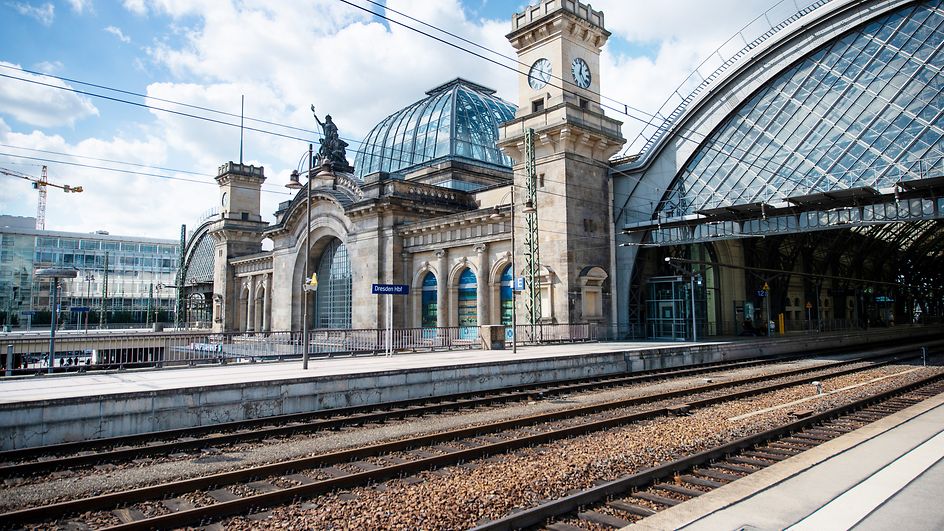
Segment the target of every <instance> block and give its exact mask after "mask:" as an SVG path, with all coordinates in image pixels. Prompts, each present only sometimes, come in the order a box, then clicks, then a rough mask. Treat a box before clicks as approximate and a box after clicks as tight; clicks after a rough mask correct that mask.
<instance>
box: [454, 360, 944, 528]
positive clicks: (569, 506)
mask: <svg viewBox="0 0 944 531" xmlns="http://www.w3.org/2000/svg"><path fill="white" fill-rule="evenodd" d="M942 379H944V373H941V374H936V375H933V376H929V377H927V378H923V379H921V380H918V381H916V382H912V383H909V384H905V385H902V386H899V387H896V388H894V389H891V390H888V391H885V392H882V393H879V394H877V395H873V396H870V397H866V398H863V399H861V400H857V401H855V402H852V403H850V404H846V405H843V406H838V407H835V408H832V409H829V410H827V411H824V412H822V413H818V414H815V415H811V416H809V417H806V418H803V419H799V420H795V421H792V422H789V423H787V424H783V425H781V426H778V427H776V428H772V429H770V430H767V431H764V432H761V433H757V434H754V435H749V436H747V437H743V438H740V439H737V440H735V441H732V442H729V443H726V444H723V445H720V446H716V447H714V448H711V449H708V450H705V451H703V452H699V453H697V454H694V455H691V456H688V457H683V458H681V459H676V460H674V461H670V462H668V463H665V464H662V465H659V466H656V467H652V468H648V469H645V470H643V471H641V472H638V473H636V474H632V475H629V476H625V477H623V478H620V479H617V480H613V481H610V482H607V483H604V484H602V485H598V486H596V487H593V488H590V489H587V490H584V491H581V492H578V493H576V494H572V495H570V496H567V497H564V498H560V499H558V500H554V501H551V502H547V503H544V504H542V505H539V506H537V507H532V508H530V509H525V510H523V511H520V512H517V513H515V514H513V515H509V516H506V517H504V518H501V519H498V520H493V521H491V522H488V523H485V524H482V525H479V526H477V527H474V528H473V530H472V531H506V530H513V529H522V528H529V527H534V526H540V525H542V524H544V523H545V522H546V521H547V520H548V519H550V518H554V517H558V516H561V515H565V514H569V513H572V512H574V511H576V510H578V508H580V507H582V506H586V505H593V504H596V503H599V502H601V501H603V500H606V499H607V498H610V497H614V496H621V495H623V494H625V493H627V492H629V491H631V490H633V489H636V488H639V487H644V486H647V485H650V484H652V483H655V482H658V481H660V480H664V479H666V478H671V477H673V476H674V474H675V473H677V472H682V471H685V470H688V469H690V468H693V467H696V466H699V465H704V464H707V463H710V462H712V461H714V460H717V459H718V458H721V457H724V456H726V455H729V454H732V453H734V452H738V451H740V450H743V449H745V448H751V447H753V446H756V445H758V444H761V443H764V442H769V441H774V440H777V439H780V438H783V437H784V436H786V435H789V434H792V433H796V432H798V431H801V430H802V429H804V428H808V427H811V426H815V425H818V424H820V423H822V422H823V421H826V420H829V419H833V418H839V417H842V416H845V415H848V414H850V413H854V412H857V411H859V410H862V409H864V408H866V407H868V406H870V405H872V404H875V403H880V402H884V401H885V400H888V399H890V398H893V397H895V396H898V395H901V394H904V393H907V392H910V391H913V390H916V389H919V388H921V387H924V386H927V385H930V384H933V383H936V382H938V381H941V380H942Z"/></svg>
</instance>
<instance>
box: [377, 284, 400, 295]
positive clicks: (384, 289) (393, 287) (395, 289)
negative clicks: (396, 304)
mask: <svg viewBox="0 0 944 531" xmlns="http://www.w3.org/2000/svg"><path fill="white" fill-rule="evenodd" d="M370 292H371V293H372V294H374V295H409V294H410V286H408V285H407V284H371V285H370Z"/></svg>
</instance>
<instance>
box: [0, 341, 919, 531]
mask: <svg viewBox="0 0 944 531" xmlns="http://www.w3.org/2000/svg"><path fill="white" fill-rule="evenodd" d="M889 350H896V349H889ZM889 355H893V354H889ZM911 357H913V356H911ZM896 360H897V358H895V359H891V360H887V361H881V362H876V363H872V364H869V365H866V366H860V367H852V368H847V369H841V370H833V371H828V370H824V369H832V368H835V367H836V366H837V364H832V365H830V366H828V367H822V366H819V367H815V368H812V367H805V368H801V369H794V370H790V371H782V372H778V373H776V374H772V375H763V376H753V377H748V378H742V379H738V380H732V381H727V382H719V383H711V384H705V385H700V386H695V387H691V388H687V389H682V390H675V391H670V392H665V393H653V394H649V395H646V396H642V397H636V398H631V399H625V400H618V401H612V402H607V403H604V404H595V405H591V406H584V407H580V408H573V409H568V410H563V411H558V412H552V413H545V414H540V415H534V416H531V417H525V418H519V419H512V420H506V421H500V422H497V423H491V424H487V425H482V426H474V427H469V428H462V429H458V430H452V431H448V432H440V433H436V434H431V435H423V436H418V437H414V438H410V439H404V440H399V441H392V442H385V443H379V444H375V445H370V446H366V447H362V448H354V449H349V450H342V451H338V452H333V453H330V454H323V455H319V456H313V457H305V458H301V459H295V460H290V461H286V462H282V463H273V464H269V465H263V466H259V467H253V468H247V469H243V470H236V471H231V472H223V473H219V474H214V475H210V476H204V477H199V478H192V479H186V480H181V481H176V482H172V483H167V484H162V485H155V486H150V487H142V488H138V489H133V490H129V491H123V492H116V493H111V494H103V495H100V496H95V497H92V498H85V499H78V500H71V501H66V502H60V503H55V504H50V505H43V506H37V507H32V508H27V509H21V510H18V511H12V512H8V513H5V514H0V520H2V521H5V522H7V523H14V524H16V523H27V522H36V521H42V520H48V519H49V518H56V517H59V516H62V515H66V514H71V513H81V512H86V511H91V510H102V509H108V508H112V507H116V506H120V505H124V504H128V503H136V502H141V501H146V500H152V499H161V498H165V497H168V496H173V495H178V494H182V493H185V492H190V491H193V490H199V489H204V488H209V487H218V486H221V485H226V484H233V483H238V482H242V481H246V480H251V479H256V478H262V477H269V476H272V475H277V474H284V473H288V472H294V471H298V470H306V469H314V468H317V467H320V466H326V465H332V464H336V463H343V462H348V461H351V460H355V459H360V458H364V457H369V456H376V455H383V454H387V453H391V452H397V451H402V450H408V449H410V448H416V447H421V446H429V445H434V444H438V443H442V442H447V441H453V440H457V439H462V438H470V437H478V436H482V435H485V434H490V433H495V432H500V431H502V430H511V429H516V428H520V427H522V426H527V425H533V424H536V423H539V422H551V421H556V420H562V419H568V418H574V417H579V416H582V415H589V414H594V413H600V412H604V411H608V410H612V409H617V408H622V407H631V406H634V405H640V404H644V403H647V402H653V401H661V400H667V399H672V398H677V397H680V396H685V395H693V394H698V393H704V392H709V391H714V390H718V389H722V388H726V387H731V386H737V385H749V384H751V383H756V382H759V381H763V380H771V379H777V378H784V377H789V376H794V375H797V374H802V373H809V372H819V373H820V374H815V375H813V376H807V377H804V378H799V379H794V380H789V381H785V382H778V383H776V384H771V385H767V386H762V387H759V388H751V389H746V390H741V391H735V392H732V393H728V394H725V395H722V396H718V397H709V398H705V399H701V400H696V401H693V402H691V403H690V407H704V406H708V405H711V404H714V403H718V402H722V401H725V400H736V399H739V398H744V397H747V396H752V395H757V394H762V393H766V392H770V391H775V390H778V389H783V388H786V387H791V386H795V385H802V384H805V383H809V382H812V381H814V380H817V379H822V378H830V377H837V376H842V375H846V374H852V373H855V372H860V371H864V370H870V369H874V368H876V367H881V366H883V365H887V364H889V363H892V362H894V361H896ZM860 362H861V361H860V360H849V361H846V362H839V363H840V364H851V363H860ZM823 373H825V374H823ZM667 414H670V410H669V408H667V407H657V408H654V409H651V410H647V411H642V412H636V413H630V414H626V415H620V416H617V417H611V418H608V419H602V420H595V421H591V422H587V423H584V424H580V425H577V426H569V427H564V428H558V429H555V430H549V431H547V432H542V433H537V434H531V435H528V436H524V437H518V438H515V439H510V440H505V441H499V442H493V443H490V444H484V445H481V446H478V447H473V448H466V449H461V450H457V451H456V452H452V453H448V454H445V455H439V456H434V457H428V458H421V459H418V460H416V461H410V462H407V463H401V464H396V465H392V466H388V467H383V468H379V469H376V470H371V471H366V472H361V473H355V474H350V475H346V476H341V477H337V478H332V479H328V480H323V481H316V482H314V483H311V484H307V485H300V486H296V487H290V488H288V489H283V490H279V491H275V492H268V493H264V494H258V495H254V496H249V497H246V498H241V499H238V500H233V501H228V502H221V503H218V504H214V505H210V506H206V507H199V508H195V509H190V510H184V511H179V512H176V513H171V514H167V515H163V516H158V517H155V518H152V519H147V520H140V521H137V522H132V523H129V524H125V525H123V526H118V527H117V528H120V529H135V528H147V527H169V526H178V525H186V524H188V523H193V522H199V521H202V520H203V519H205V518H208V517H210V516H212V517H214V518H221V517H225V516H231V515H233V514H239V513H243V512H246V510H247V509H250V508H256V507H265V506H269V505H272V504H277V503H282V502H285V501H289V500H291V499H294V498H295V497H311V496H314V495H318V494H321V493H324V492H328V491H331V490H333V489H336V488H349V487H353V486H357V485H361V484H364V483H365V482H374V481H384V480H387V479H390V478H394V477H398V476H401V475H405V474H412V473H415V472H418V471H422V470H426V469H429V468H435V467H440V466H445V465H449V464H455V463H459V462H463V461H467V460H471V459H477V458H480V457H485V456H489V455H494V454H497V453H503V452H506V451H508V450H512V449H516V448H521V447H525V446H531V445H535V444H542V443H545V442H549V441H554V440H558V439H561V438H566V437H572V436H575V435H582V434H586V433H589V432H593V431H598V430H602V429H606V428H611V427H614V426H618V425H622V424H627V423H631V422H636V421H640V420H646V419H651V418H655V417H660V416H665V415H667ZM126 526H130V527H126Z"/></svg>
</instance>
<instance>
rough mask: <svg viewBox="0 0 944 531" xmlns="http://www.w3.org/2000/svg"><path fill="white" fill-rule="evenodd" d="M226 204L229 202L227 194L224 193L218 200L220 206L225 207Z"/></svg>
mask: <svg viewBox="0 0 944 531" xmlns="http://www.w3.org/2000/svg"><path fill="white" fill-rule="evenodd" d="M228 202H229V194H227V193H226V192H223V198H222V199H221V200H220V204H221V205H223V207H226V204H227V203H228Z"/></svg>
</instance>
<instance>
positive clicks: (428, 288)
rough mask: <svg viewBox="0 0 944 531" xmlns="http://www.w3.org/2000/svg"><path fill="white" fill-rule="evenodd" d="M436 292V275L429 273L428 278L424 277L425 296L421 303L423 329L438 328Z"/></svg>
mask: <svg viewBox="0 0 944 531" xmlns="http://www.w3.org/2000/svg"><path fill="white" fill-rule="evenodd" d="M436 290H437V282H436V275H434V274H433V273H432V272H427V273H426V276H425V277H423V295H422V301H421V308H422V310H421V311H422V319H423V321H422V326H423V328H433V327H435V326H436V317H437V304H436Z"/></svg>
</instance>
